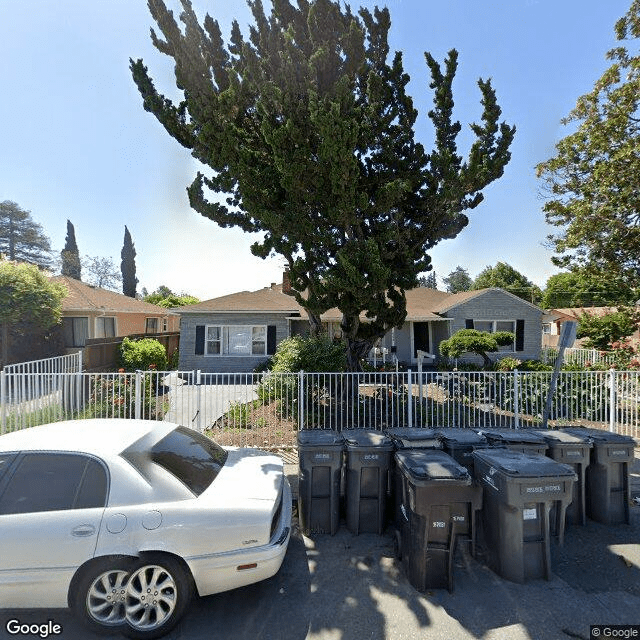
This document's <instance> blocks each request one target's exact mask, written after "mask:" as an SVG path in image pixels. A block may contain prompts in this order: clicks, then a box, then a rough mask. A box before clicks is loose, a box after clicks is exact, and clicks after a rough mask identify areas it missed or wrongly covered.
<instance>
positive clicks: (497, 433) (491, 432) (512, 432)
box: [476, 429, 545, 444]
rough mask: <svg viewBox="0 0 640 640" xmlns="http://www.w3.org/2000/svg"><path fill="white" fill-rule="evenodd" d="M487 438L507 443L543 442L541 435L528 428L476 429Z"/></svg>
mask: <svg viewBox="0 0 640 640" xmlns="http://www.w3.org/2000/svg"><path fill="white" fill-rule="evenodd" d="M476 431H477V432H478V433H479V434H480V435H483V436H484V437H485V438H487V440H490V441H499V442H504V443H505V444H507V443H513V444H515V443H518V444H520V443H524V444H545V441H544V439H543V438H542V436H540V435H538V434H537V433H535V432H533V431H530V430H528V429H476Z"/></svg>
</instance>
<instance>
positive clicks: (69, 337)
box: [62, 317, 89, 347]
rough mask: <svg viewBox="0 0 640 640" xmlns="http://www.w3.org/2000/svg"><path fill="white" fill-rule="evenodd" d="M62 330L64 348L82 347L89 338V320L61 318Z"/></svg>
mask: <svg viewBox="0 0 640 640" xmlns="http://www.w3.org/2000/svg"><path fill="white" fill-rule="evenodd" d="M62 330H63V332H64V344H65V346H66V347H84V345H85V344H86V342H87V338H88V337H89V318H74V317H67V318H63V319H62Z"/></svg>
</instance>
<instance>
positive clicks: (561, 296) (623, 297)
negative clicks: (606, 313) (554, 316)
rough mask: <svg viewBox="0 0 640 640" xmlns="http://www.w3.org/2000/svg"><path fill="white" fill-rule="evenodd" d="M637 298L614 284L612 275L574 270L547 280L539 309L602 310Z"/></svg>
mask: <svg viewBox="0 0 640 640" xmlns="http://www.w3.org/2000/svg"><path fill="white" fill-rule="evenodd" d="M637 297H638V292H637V291H634V290H633V289H631V288H629V287H628V286H627V285H625V284H624V283H620V282H616V280H615V278H614V277H613V275H612V274H609V273H598V274H595V273H592V272H591V271H588V270H586V269H578V268H576V269H573V270H571V271H567V272H564V273H556V274H555V275H553V276H551V277H550V278H549V279H548V280H547V285H546V288H545V290H544V294H543V296H542V302H541V306H542V307H543V308H545V309H562V308H567V307H603V306H604V307H606V306H610V305H618V304H628V303H631V302H634V301H635V300H636V299H637Z"/></svg>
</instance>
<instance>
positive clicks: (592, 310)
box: [547, 307, 618, 320]
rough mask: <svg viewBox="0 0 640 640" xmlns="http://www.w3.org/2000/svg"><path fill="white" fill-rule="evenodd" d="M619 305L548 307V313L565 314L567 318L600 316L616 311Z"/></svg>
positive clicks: (577, 318)
mask: <svg viewBox="0 0 640 640" xmlns="http://www.w3.org/2000/svg"><path fill="white" fill-rule="evenodd" d="M617 310H618V308H617V307H566V308H563V309H548V310H547V314H555V315H558V316H565V318H574V319H576V320H579V319H580V317H581V316H583V315H585V314H586V315H588V316H597V317H599V318H601V317H603V316H607V315H609V314H610V313H615V312H616V311H617Z"/></svg>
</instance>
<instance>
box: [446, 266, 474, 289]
mask: <svg viewBox="0 0 640 640" xmlns="http://www.w3.org/2000/svg"><path fill="white" fill-rule="evenodd" d="M442 281H443V282H444V285H445V287H447V291H448V292H449V293H460V292H461V291H469V289H471V286H472V285H473V280H472V278H471V276H470V275H469V272H468V271H467V270H466V269H465V268H464V267H461V266H460V265H458V266H457V267H456V268H455V269H454V270H453V271H452V272H451V273H450V274H449V275H448V276H447V277H446V278H443V279H442Z"/></svg>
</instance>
